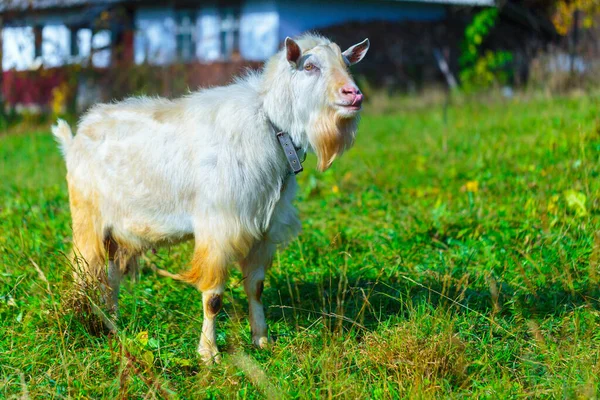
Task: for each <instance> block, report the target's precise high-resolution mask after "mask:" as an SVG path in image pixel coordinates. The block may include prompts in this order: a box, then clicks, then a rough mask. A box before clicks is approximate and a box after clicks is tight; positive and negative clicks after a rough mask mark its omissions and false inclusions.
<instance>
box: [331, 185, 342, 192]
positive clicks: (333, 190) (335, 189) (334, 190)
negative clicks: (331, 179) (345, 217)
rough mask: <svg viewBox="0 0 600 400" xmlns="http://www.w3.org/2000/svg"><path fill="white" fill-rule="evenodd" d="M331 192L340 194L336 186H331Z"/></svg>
mask: <svg viewBox="0 0 600 400" xmlns="http://www.w3.org/2000/svg"><path fill="white" fill-rule="evenodd" d="M331 191H332V192H333V193H339V192H340V188H339V187H338V185H333V187H332V188H331Z"/></svg>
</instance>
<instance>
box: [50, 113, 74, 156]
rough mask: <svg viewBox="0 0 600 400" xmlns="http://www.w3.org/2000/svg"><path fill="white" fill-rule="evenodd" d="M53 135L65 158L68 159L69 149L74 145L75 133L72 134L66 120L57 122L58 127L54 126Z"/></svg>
mask: <svg viewBox="0 0 600 400" xmlns="http://www.w3.org/2000/svg"><path fill="white" fill-rule="evenodd" d="M52 134H53V135H54V138H55V139H56V141H57V142H58V145H59V146H60V150H61V151H62V153H63V156H65V157H66V156H67V152H68V151H69V147H71V143H73V132H71V127H70V126H69V124H67V122H66V121H65V120H62V119H59V120H58V121H56V125H54V126H52Z"/></svg>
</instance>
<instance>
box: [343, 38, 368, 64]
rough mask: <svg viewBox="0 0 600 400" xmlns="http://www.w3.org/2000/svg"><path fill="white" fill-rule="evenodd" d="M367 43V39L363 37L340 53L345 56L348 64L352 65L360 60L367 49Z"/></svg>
mask: <svg viewBox="0 0 600 400" xmlns="http://www.w3.org/2000/svg"><path fill="white" fill-rule="evenodd" d="M369 45H370V44H369V39H365V40H363V41H362V42H360V43H358V44H355V45H354V46H350V47H348V50H346V51H344V52H343V53H342V55H343V56H344V57H346V60H348V65H354V64H356V63H357V62H359V61H360V60H362V59H363V58H364V57H365V55H366V54H367V51H368V50H369Z"/></svg>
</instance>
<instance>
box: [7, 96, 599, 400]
mask: <svg viewBox="0 0 600 400" xmlns="http://www.w3.org/2000/svg"><path fill="white" fill-rule="evenodd" d="M599 106H600V98H598V97H580V98H565V97H563V98H558V99H553V100H552V99H521V98H516V99H515V100H514V101H511V102H503V103H497V104H492V105H489V104H482V103H481V102H478V101H464V102H463V103H461V104H460V106H456V107H453V108H450V110H449V111H448V116H447V122H444V118H443V108H442V106H441V105H431V104H428V105H427V106H424V107H422V108H412V109H405V108H404V107H399V108H397V109H396V110H395V111H391V109H389V110H388V112H387V113H385V114H383V115H377V116H376V115H374V114H373V113H366V114H365V115H364V118H363V120H362V121H361V128H360V132H359V135H358V139H357V143H356V146H355V148H354V149H352V150H351V151H349V152H348V153H347V155H345V156H344V157H342V158H341V159H340V160H338V161H336V163H335V165H334V166H333V167H332V169H330V170H328V171H327V172H326V173H323V174H320V173H317V172H316V171H315V170H314V169H313V165H314V164H315V158H314V157H312V156H309V158H308V160H307V162H306V167H307V168H306V171H305V172H304V173H303V174H300V175H299V184H300V194H299V199H298V200H299V201H298V207H299V210H300V214H301V216H302V219H303V229H304V230H303V233H302V234H301V236H300V238H299V239H298V240H296V241H294V242H293V243H292V244H291V245H290V247H289V248H287V249H286V250H284V251H281V252H279V253H278V254H277V256H276V258H275V260H274V263H273V267H272V268H271V269H270V271H269V273H268V278H267V282H266V286H265V291H264V303H265V305H266V307H267V308H266V313H267V321H268V322H269V324H270V332H271V334H272V336H273V337H275V338H276V341H275V343H274V344H273V346H272V348H271V349H270V350H268V351H265V352H261V351H259V350H256V349H254V348H253V347H252V346H251V345H250V332H249V326H248V323H247V319H246V315H247V302H246V299H245V296H244V294H243V287H242V286H243V285H242V284H241V278H242V277H241V275H240V273H239V272H237V271H236V272H233V276H232V278H231V279H230V285H229V287H228V289H227V292H226V296H225V305H224V312H222V313H221V314H220V315H219V319H218V328H219V331H218V332H219V337H218V342H219V344H220V346H221V348H222V350H223V351H224V352H225V353H226V354H225V355H224V357H223V363H222V364H221V365H219V366H214V367H205V366H204V365H202V364H201V362H200V360H199V358H198V357H197V356H196V353H195V349H196V345H197V341H198V337H199V335H200V329H201V315H202V305H201V301H200V295H199V293H197V292H196V291H195V290H194V289H193V288H191V287H189V286H186V285H183V284H180V283H175V282H173V281H170V280H168V279H166V278H161V277H158V276H156V275H155V274H154V273H153V272H152V271H151V269H150V268H148V265H149V263H154V264H156V265H158V266H160V267H162V268H166V269H169V270H171V271H178V270H181V269H182V268H185V265H186V264H187V263H188V262H189V258H190V256H191V250H192V245H191V244H184V245H179V246H174V247H172V248H170V249H160V250H159V251H158V253H157V254H152V253H148V254H147V255H146V259H145V260H142V264H143V265H142V266H143V267H144V268H143V269H142V272H141V279H140V281H139V282H138V283H136V284H130V283H129V281H126V282H125V284H124V287H123V289H122V293H121V321H120V331H119V333H118V334H117V335H111V336H98V337H97V336H92V335H91V334H90V333H88V332H87V331H86V330H85V329H84V327H83V326H82V325H81V323H80V322H79V320H78V319H77V318H75V315H74V312H73V311H72V310H70V309H69V308H68V307H66V303H67V302H68V299H69V289H70V285H71V283H70V266H69V265H68V263H67V261H66V257H65V254H66V253H67V252H68V251H69V249H70V245H71V243H70V240H71V239H70V234H71V229H70V215H69V210H68V197H67V188H66V183H65V179H64V174H65V168H64V164H63V160H62V159H61V157H60V154H59V152H58V150H57V148H56V144H55V143H54V141H53V139H52V137H51V135H50V133H49V132H47V131H43V132H30V133H28V134H18V135H4V136H0V265H2V270H1V271H0V332H2V335H0V398H15V397H19V398H20V397H23V398H27V397H29V398H63V397H76V398H108V399H112V398H153V397H163V398H167V397H179V398H182V399H183V398H250V399H257V398H265V397H267V398H278V397H284V398H287V397H292V398H294V397H295V398H315V397H327V398H329V397H332V398H333V397H341V398H593V397H594V396H597V394H598V393H599V391H600V378H599V377H600V364H599V363H598V359H599V358H600V334H599V331H598V326H599V324H600V306H599V304H600V303H599V300H598V299H599V297H600V265H599V260H600V234H598V232H599V231H600V203H599V202H598V199H599V198H600V179H598V177H599V176H600V115H599V114H598V110H599V109H600V107H599ZM399 109H400V110H402V111H398V110H399ZM175 394H176V395H175Z"/></svg>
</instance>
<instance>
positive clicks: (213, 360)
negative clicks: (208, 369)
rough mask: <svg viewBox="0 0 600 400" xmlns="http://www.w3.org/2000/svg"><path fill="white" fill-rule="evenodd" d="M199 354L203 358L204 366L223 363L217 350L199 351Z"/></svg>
mask: <svg viewBox="0 0 600 400" xmlns="http://www.w3.org/2000/svg"><path fill="white" fill-rule="evenodd" d="M198 354H199V355H200V358H202V361H204V364H206V365H214V364H220V363H221V355H220V354H219V352H218V351H217V350H213V349H198Z"/></svg>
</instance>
